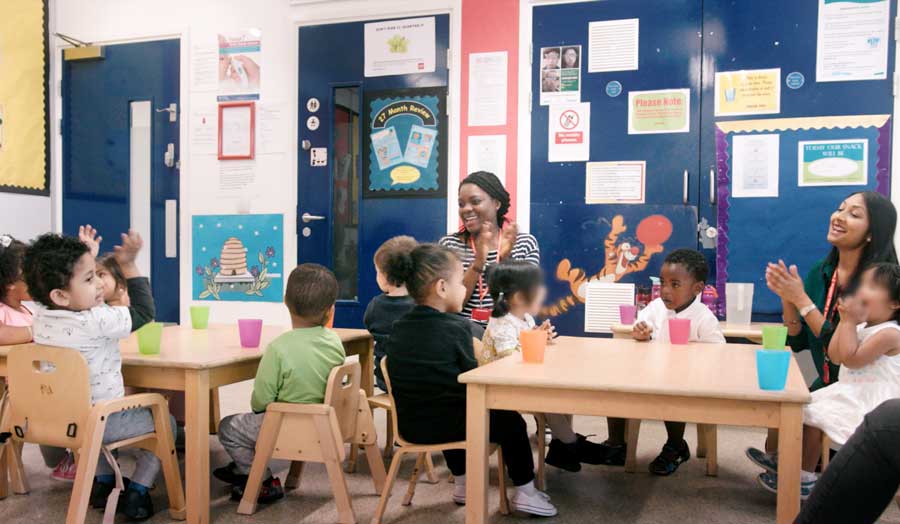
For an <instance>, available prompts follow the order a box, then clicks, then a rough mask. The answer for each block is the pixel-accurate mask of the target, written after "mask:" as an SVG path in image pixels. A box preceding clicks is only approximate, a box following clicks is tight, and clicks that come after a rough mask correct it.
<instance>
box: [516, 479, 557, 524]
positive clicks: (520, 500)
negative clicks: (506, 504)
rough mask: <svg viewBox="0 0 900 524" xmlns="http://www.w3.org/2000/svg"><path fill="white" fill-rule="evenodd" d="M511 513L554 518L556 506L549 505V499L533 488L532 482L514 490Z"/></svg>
mask: <svg viewBox="0 0 900 524" xmlns="http://www.w3.org/2000/svg"><path fill="white" fill-rule="evenodd" d="M510 503H511V504H512V509H513V511H518V512H520V513H527V514H529V515H536V516H538V517H555V516H556V513H557V511H556V506H554V505H553V504H551V503H550V497H549V496H547V495H546V494H545V493H543V492H541V491H539V490H538V489H537V488H535V487H534V482H529V483H528V484H526V485H524V486H519V487H518V488H516V494H515V495H513V498H512V500H511V501H510Z"/></svg>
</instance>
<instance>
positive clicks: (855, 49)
mask: <svg viewBox="0 0 900 524" xmlns="http://www.w3.org/2000/svg"><path fill="white" fill-rule="evenodd" d="M890 13H891V6H890V4H889V3H888V0H868V1H864V2H862V1H842V2H841V1H836V0H819V30H818V33H817V35H818V38H817V41H816V81H817V82H841V81H846V80H884V79H885V78H887V56H888V46H889V45H891V41H890V39H889V38H888V36H889V35H888V30H889V29H888V22H889V21H890Z"/></svg>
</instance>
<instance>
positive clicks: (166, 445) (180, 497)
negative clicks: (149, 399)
mask: <svg viewBox="0 0 900 524" xmlns="http://www.w3.org/2000/svg"><path fill="white" fill-rule="evenodd" d="M152 410H153V426H154V431H156V445H155V446H154V448H155V449H154V450H153V452H154V453H155V454H156V456H157V458H159V462H160V464H161V466H162V473H163V479H164V481H165V483H166V494H167V495H168V496H169V515H170V516H171V517H172V518H173V519H175V520H184V519H185V518H186V516H187V515H186V513H187V505H186V503H185V500H184V486H183V484H182V483H181V471H180V470H179V469H178V454H177V453H176V452H175V439H174V438H173V437H172V423H171V419H170V418H169V410H167V409H162V406H158V405H157V406H153V407H152Z"/></svg>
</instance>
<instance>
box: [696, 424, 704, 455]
mask: <svg viewBox="0 0 900 524" xmlns="http://www.w3.org/2000/svg"><path fill="white" fill-rule="evenodd" d="M694 455H696V456H697V458H704V457H706V425H705V424H697V451H696V453H694Z"/></svg>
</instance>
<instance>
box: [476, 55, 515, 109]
mask: <svg viewBox="0 0 900 524" xmlns="http://www.w3.org/2000/svg"><path fill="white" fill-rule="evenodd" d="M507 59H508V54H507V52H506V51H496V52H492V53H470V54H469V115H468V116H469V118H468V121H469V126H470V127H472V126H505V125H506V91H507V80H506V76H507Z"/></svg>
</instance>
